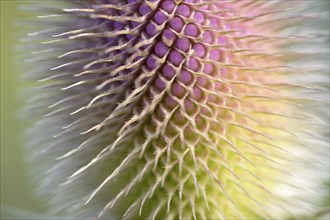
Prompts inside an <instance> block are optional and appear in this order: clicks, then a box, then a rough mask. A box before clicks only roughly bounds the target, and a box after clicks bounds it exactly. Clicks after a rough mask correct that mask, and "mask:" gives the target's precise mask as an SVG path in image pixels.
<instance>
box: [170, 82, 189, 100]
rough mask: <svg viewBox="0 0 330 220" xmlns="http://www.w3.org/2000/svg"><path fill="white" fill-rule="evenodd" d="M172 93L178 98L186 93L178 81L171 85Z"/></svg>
mask: <svg viewBox="0 0 330 220" xmlns="http://www.w3.org/2000/svg"><path fill="white" fill-rule="evenodd" d="M172 93H173V95H175V96H177V97H178V98H182V97H183V96H184V94H185V93H186V90H185V89H184V88H183V86H181V85H180V84H179V83H177V82H175V83H174V84H173V86H172Z"/></svg>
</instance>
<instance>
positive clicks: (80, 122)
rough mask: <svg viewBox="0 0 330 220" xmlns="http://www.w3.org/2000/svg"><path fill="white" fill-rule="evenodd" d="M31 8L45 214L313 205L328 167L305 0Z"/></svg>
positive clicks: (264, 210) (105, 2) (195, 213)
mask: <svg viewBox="0 0 330 220" xmlns="http://www.w3.org/2000/svg"><path fill="white" fill-rule="evenodd" d="M29 4H31V5H30V6H29V5H28V6H27V8H28V9H30V10H33V11H34V12H38V13H39V14H40V13H42V14H41V15H39V17H38V20H37V21H35V20H34V21H32V24H33V26H34V27H37V28H39V29H40V28H41V26H45V28H44V29H41V30H37V31H35V32H31V33H29V37H28V38H29V41H30V42H29V45H32V48H34V51H33V52H32V54H33V58H32V59H29V60H28V61H32V62H31V63H32V65H33V69H34V70H33V71H32V72H30V73H28V74H26V75H27V76H28V77H29V78H30V79H33V80H38V81H39V83H40V84H41V86H39V87H38V89H37V90H35V91H33V92H32V98H31V99H30V104H29V107H30V110H29V112H30V113H32V114H33V116H34V117H35V118H36V119H37V123H36V125H35V126H34V128H33V129H31V137H36V138H31V141H30V144H29V145H30V148H29V149H30V151H31V152H33V155H32V157H31V159H32V160H33V161H34V163H36V165H37V166H36V168H34V171H35V172H36V175H39V176H40V177H41V178H42V181H40V182H39V189H40V191H41V192H42V193H43V195H46V194H48V195H50V197H47V200H49V203H50V205H51V212H52V213H55V214H64V215H65V216H69V217H80V218H124V219H139V218H141V219H155V218H157V219H163V218H165V219H192V218H194V219H238V218H240V219H247V218H277V219H278V218H283V217H285V216H288V215H289V214H292V213H298V214H304V213H305V212H306V211H307V210H308V209H312V208H313V203H312V202H311V200H313V199H311V198H312V197H313V196H315V195H316V194H317V193H318V190H317V187H318V185H317V184H318V182H317V181H316V180H315V178H314V177H313V175H315V171H317V170H320V166H321V167H323V169H324V168H325V169H326V167H327V166H328V163H327V161H326V160H325V161H324V164H323V163H322V162H320V161H318V160H319V158H320V154H324V152H326V151H325V148H324V147H325V146H326V145H327V139H326V134H327V132H328V130H327V129H328V127H327V124H326V120H327V119H328V113H327V106H326V103H327V102H328V97H327V92H328V86H327V83H328V81H327V80H328V79H327V78H326V77H325V74H324V72H325V70H324V69H322V68H324V67H325V66H324V64H325V61H324V58H325V57H326V55H327V54H323V53H322V52H323V51H322V47H324V45H326V38H324V37H323V38H322V36H321V35H322V30H321V29H320V28H319V27H318V26H317V25H315V26H312V25H311V24H319V23H320V22H321V21H320V20H321V19H318V18H315V13H316V11H313V10H312V8H310V7H309V6H311V5H313V4H315V2H314V3H313V4H312V3H311V1H254V0H248V1H222V0H218V1H206V0H205V1H203V0H196V1H194V0H181V1H180V0H158V1H157V0H155V1H151V0H150V1H139V0H127V1H124V0H122V1H114V0H80V1H69V2H68V1H46V2H45V3H40V1H38V2H37V5H35V4H32V3H29ZM314 6H315V5H314ZM313 13H314V14H313ZM313 15H314V17H313ZM35 24H37V25H35ZM325 32H326V31H325ZM321 41H322V43H320V42H321ZM322 59H323V60H322ZM35 65H37V67H35ZM42 115H43V117H41V116H42ZM321 174H322V175H323V174H324V172H321ZM308 190H309V191H308Z"/></svg>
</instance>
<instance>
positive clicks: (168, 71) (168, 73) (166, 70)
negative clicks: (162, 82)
mask: <svg viewBox="0 0 330 220" xmlns="http://www.w3.org/2000/svg"><path fill="white" fill-rule="evenodd" d="M163 74H164V77H165V78H166V79H169V80H170V79H172V78H173V76H174V75H175V70H174V68H173V67H171V66H170V65H168V64H165V65H164V67H163Z"/></svg>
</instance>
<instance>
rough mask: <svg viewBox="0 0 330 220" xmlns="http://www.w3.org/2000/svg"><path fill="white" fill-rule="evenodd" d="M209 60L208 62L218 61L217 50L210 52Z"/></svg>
mask: <svg viewBox="0 0 330 220" xmlns="http://www.w3.org/2000/svg"><path fill="white" fill-rule="evenodd" d="M209 59H210V60H215V61H217V60H219V59H220V52H219V50H211V51H210V53H209Z"/></svg>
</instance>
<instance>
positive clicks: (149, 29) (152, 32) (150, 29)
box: [147, 23, 157, 37]
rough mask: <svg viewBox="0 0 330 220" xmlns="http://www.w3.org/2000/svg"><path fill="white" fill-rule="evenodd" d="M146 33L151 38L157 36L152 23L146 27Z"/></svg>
mask: <svg viewBox="0 0 330 220" xmlns="http://www.w3.org/2000/svg"><path fill="white" fill-rule="evenodd" d="M147 33H148V35H149V36H150V37H153V36H155V35H156V34H157V30H156V26H155V25H154V24H152V23H150V24H148V25H147Z"/></svg>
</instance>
